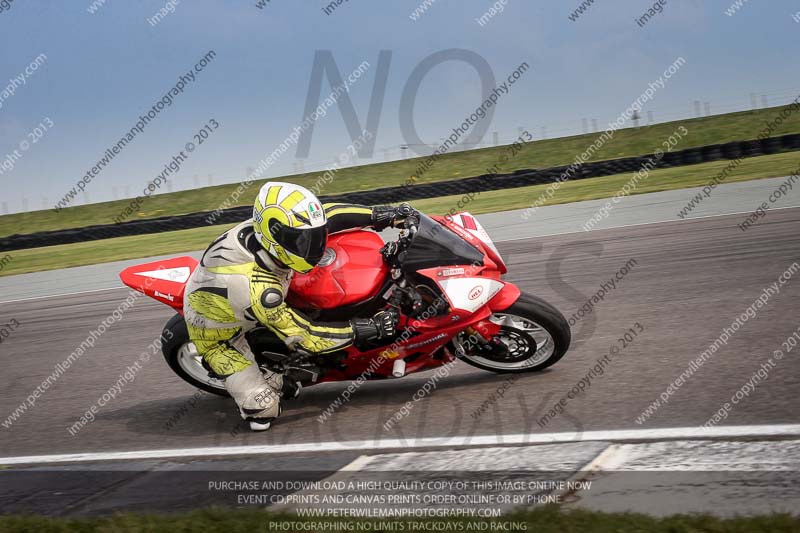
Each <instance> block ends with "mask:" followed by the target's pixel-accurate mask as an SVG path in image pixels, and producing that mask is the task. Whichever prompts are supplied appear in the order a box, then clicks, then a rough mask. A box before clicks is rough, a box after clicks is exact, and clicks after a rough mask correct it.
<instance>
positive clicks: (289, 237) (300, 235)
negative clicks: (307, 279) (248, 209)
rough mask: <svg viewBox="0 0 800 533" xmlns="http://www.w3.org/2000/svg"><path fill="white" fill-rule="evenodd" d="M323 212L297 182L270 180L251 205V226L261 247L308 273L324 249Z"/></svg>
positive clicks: (325, 235)
mask: <svg viewBox="0 0 800 533" xmlns="http://www.w3.org/2000/svg"><path fill="white" fill-rule="evenodd" d="M327 226H328V221H327V218H326V217H325V211H323V209H322V206H321V205H320V203H319V200H318V199H317V197H316V196H314V194H313V193H312V192H311V191H309V190H308V189H306V188H305V187H300V186H299V185H294V184H292V183H281V182H278V181H270V182H267V183H265V184H264V186H263V187H261V190H260V191H259V192H258V197H257V198H256V203H255V206H254V207H253V228H254V229H255V232H256V238H257V239H258V242H259V243H261V246H263V247H264V249H265V250H266V251H267V252H269V254H270V255H272V256H273V257H274V258H276V259H277V260H278V261H280V262H281V263H283V264H284V265H286V266H287V267H289V268H291V269H292V270H294V271H296V272H309V271H310V270H311V269H313V268H314V267H315V266H316V264H317V263H319V260H320V259H321V258H322V254H323V253H324V252H325V243H326V242H327V240H328V227H327Z"/></svg>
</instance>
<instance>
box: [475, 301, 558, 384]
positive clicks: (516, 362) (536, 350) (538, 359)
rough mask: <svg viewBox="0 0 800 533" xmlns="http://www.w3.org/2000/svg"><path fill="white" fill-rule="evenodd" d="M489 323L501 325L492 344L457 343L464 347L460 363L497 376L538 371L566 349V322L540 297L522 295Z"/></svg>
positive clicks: (556, 358)
mask: <svg viewBox="0 0 800 533" xmlns="http://www.w3.org/2000/svg"><path fill="white" fill-rule="evenodd" d="M489 320H491V321H492V322H494V323H496V324H500V332H499V333H498V334H497V336H496V338H495V339H494V340H493V342H495V343H498V344H501V345H500V346H496V347H492V346H488V347H486V346H480V345H478V344H470V343H469V342H467V336H466V334H462V336H461V338H460V339H459V341H460V342H461V346H462V347H464V348H465V353H464V355H463V357H462V360H463V361H464V362H465V363H468V364H470V365H472V366H474V367H477V368H480V369H482V370H488V371H490V372H496V373H498V374H519V373H523V372H538V371H539V370H543V369H545V368H547V367H549V366H551V365H553V364H555V363H556V362H558V361H559V360H560V359H561V358H562V357H564V354H566V353H567V350H568V349H569V343H570V340H571V338H572V333H571V332H570V328H569V323H568V322H567V320H566V319H565V318H564V315H562V314H561V312H560V311H559V310H558V309H556V308H555V307H553V306H552V305H550V304H549V303H547V302H545V301H544V300H542V299H541V298H537V297H536V296H532V295H530V294H525V293H522V294H521V295H520V297H519V299H518V300H517V301H516V302H514V304H513V305H512V306H511V307H509V308H508V309H506V310H504V311H498V312H496V313H494V314H493V315H492V316H491V317H490V318H489Z"/></svg>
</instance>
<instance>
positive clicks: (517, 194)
mask: <svg viewBox="0 0 800 533" xmlns="http://www.w3.org/2000/svg"><path fill="white" fill-rule="evenodd" d="M799 162H800V154H798V153H797V152H790V153H785V154H775V155H767V156H761V157H752V158H748V159H743V160H742V163H741V165H740V166H739V167H738V168H736V169H735V170H734V171H732V172H731V173H730V174H729V175H728V177H727V178H726V179H725V181H724V183H733V182H739V181H747V180H753V179H761V178H771V177H777V176H785V175H788V174H790V173H792V172H793V171H795V170H796V169H797V166H798V163H799ZM728 163H729V162H728V161H715V162H713V163H702V164H699V165H691V166H685V167H678V168H667V169H658V170H654V171H652V172H650V175H649V176H648V177H647V178H646V179H643V180H641V181H639V183H638V186H637V189H636V191H634V193H633V194H642V193H648V192H656V191H666V190H673V189H681V188H687V187H698V186H702V185H705V184H706V183H707V182H708V180H709V179H711V178H712V177H714V176H715V175H717V174H718V173H719V172H720V171H721V170H722V169H723V168H725V166H726V165H728ZM631 176H632V173H626V174H615V175H613V176H604V177H601V178H591V179H585V180H578V181H568V182H564V183H562V184H561V188H560V189H559V190H558V192H557V193H556V195H555V196H554V197H553V198H552V199H550V200H549V201H548V202H546V203H545V205H553V204H562V203H569V202H577V201H581V200H593V199H597V198H610V197H611V196H613V195H614V194H616V193H617V191H619V190H620V189H621V188H622V186H623V185H624V184H625V183H627V182H628V180H629V179H630V177H631ZM547 186H548V185H547V184H544V185H532V186H529V187H519V188H515V189H503V190H499V191H488V192H483V193H480V194H479V195H477V196H475V199H474V200H472V201H471V202H469V203H468V204H467V205H465V206H464V210H465V211H469V212H471V213H473V214H480V213H490V212H496V211H507V210H510V209H520V208H526V207H528V206H530V205H531V204H532V203H533V202H534V200H536V199H537V198H538V197H539V195H541V194H542V192H543V191H544V190H545V189H546V188H547ZM461 198H462V197H461V196H460V195H457V196H442V197H440V198H430V199H427V200H419V201H415V202H413V205H414V207H416V208H417V209H419V210H421V211H424V212H426V213H432V214H444V213H447V212H448V211H449V210H450V209H451V208H454V207H455V206H456V204H457V202H458V201H459V200H460V199H461ZM760 200H761V199H758V198H754V199H753V208H755V207H756V204H758V203H759V202H760ZM623 201H624V200H623ZM681 207H682V206H681ZM675 219H676V220H678V216H677V212H676V215H675ZM230 226H232V224H229V225H222V226H210V227H205V228H195V229H188V230H181V231H173V232H167V233H154V234H150V235H136V236H133V237H118V238H115V239H105V240H100V241H91V242H82V243H77V244H66V245H59V246H48V247H45V248H33V249H30V250H17V251H13V252H8V255H7V256H6V257H7V258H10V259H5V258H3V257H0V265H2V267H0V277H2V276H8V275H12V274H23V273H27V272H38V271H43V270H52V269H57V268H68V267H75V266H83V265H92V264H97V263H106V262H110V261H120V260H123V259H135V258H138V257H151V256H154V255H168V254H179V253H182V252H188V251H193V250H202V249H204V248H205V247H206V246H208V244H209V243H210V242H211V241H212V240H213V239H214V237H216V236H218V235H219V234H221V233H222V232H223V231H225V229H227V228H228V227H230Z"/></svg>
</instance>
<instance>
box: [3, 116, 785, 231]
mask: <svg viewBox="0 0 800 533" xmlns="http://www.w3.org/2000/svg"><path fill="white" fill-rule="evenodd" d="M779 109H780V108H771V109H761V110H757V111H747V112H741V113H731V114H727V115H717V116H712V117H704V118H698V119H691V120H682V121H678V122H670V123H664V124H656V125H653V126H645V127H641V128H638V129H634V128H629V129H623V130H619V131H617V132H616V134H615V135H614V138H613V139H612V140H611V141H609V142H608V143H606V144H605V145H604V146H603V147H602V149H600V150H598V151H597V152H596V153H595V154H594V156H593V157H592V159H591V160H592V161H600V160H604V159H615V158H619V157H626V156H637V155H642V154H648V153H652V152H653V151H654V150H655V149H656V148H658V147H659V146H660V145H661V143H662V142H663V140H664V139H666V138H667V137H669V135H670V134H672V132H673V131H675V129H676V128H677V127H678V126H679V125H683V126H684V127H686V128H687V129H688V130H689V135H688V136H687V138H686V139H684V140H683V141H681V144H680V146H679V148H691V147H696V146H703V145H707V144H715V143H724V142H729V141H735V140H746V139H753V138H755V137H757V135H758V133H759V132H760V131H761V129H762V128H763V127H764V124H765V122H766V121H768V120H772V119H773V118H774V117H775V116H776V114H777V113H778V111H779ZM789 133H800V113H793V114H792V115H790V116H789V117H788V118H787V119H786V120H785V121H784V122H783V124H782V125H781V126H780V127H779V128H778V129H777V130H776V131H775V133H774V135H775V136H777V135H785V134H789ZM597 136H598V134H588V135H577V136H574V137H564V138H559V139H548V140H542V141H535V142H530V143H527V144H526V145H525V146H524V147H523V149H522V150H521V151H520V152H519V153H518V154H516V155H515V156H514V157H513V158H512V159H511V160H510V161H509V162H508V163H507V164H506V165H505V166H504V167H503V168H502V169H501V172H511V171H513V170H518V169H523V168H545V167H552V166H559V165H566V164H570V163H571V162H572V161H573V160H574V159H575V157H576V155H578V154H580V153H582V152H583V151H584V150H585V149H586V148H587V146H589V144H591V143H592V142H594V140H595V139H596V138H597ZM505 152H506V148H504V147H494V148H484V149H481V150H472V151H467V152H454V153H450V154H446V155H444V156H442V157H441V158H440V159H439V160H438V161H437V162H436V164H435V165H434V166H433V168H431V169H430V170H429V171H428V172H426V173H425V174H424V175H423V176H421V177H420V179H419V180H418V183H425V182H433V181H442V180H452V179H458V178H465V177H469V176H476V175H480V174H485V173H486V172H487V171H486V169H487V168H489V167H492V166H493V165H495V164H496V163H497V161H498V158H499V157H500V156H501V155H502V154H503V153H505ZM265 155H266V154H265ZM423 160H424V158H417V159H407V160H402V161H392V162H389V163H379V164H372V165H363V166H359V167H351V168H346V169H342V170H341V171H339V172H338V173H337V174H336V176H335V179H334V180H333V181H332V182H331V183H329V184H327V185H326V186H325V187H324V188H323V190H322V194H336V193H342V192H350V191H362V190H372V189H376V188H379V187H387V186H399V185H402V184H403V183H404V182H405V181H406V180H407V179H408V178H409V176H412V175H415V174H416V168H417V166H418V165H419V164H420V162H421V161H423ZM320 175H321V173H320V172H313V173H305V174H298V175H294V176H286V177H283V178H275V179H281V180H285V181H291V182H293V183H298V184H300V185H305V186H312V185H314V184H315V183H316V182H317V179H318V178H319V176H320ZM144 182H145V179H144V178H143V179H142V183H144ZM261 183H263V181H261V182H258V183H256V184H254V185H253V186H252V187H251V188H250V190H249V191H248V192H247V193H246V194H244V195H243V196H242V198H241V199H240V202H239V204H238V205H249V204H250V203H251V201H252V198H253V197H254V196H255V193H256V191H257V190H258V187H259V186H260V185H261ZM237 186H238V183H236V184H232V185H219V186H216V187H207V188H203V189H196V190H192V191H181V192H175V193H169V194H162V195H158V196H154V197H152V198H150V199H148V200H147V201H146V202H145V203H144V204H143V205H142V209H141V211H140V212H139V213H138V214H137V217H138V218H140V219H147V218H154V217H159V216H165V215H178V214H185V213H193V212H198V211H210V210H214V209H216V208H217V207H219V205H220V203H221V202H223V201H224V200H225V199H226V198H227V197H228V196H229V195H230V194H231V192H232V191H233V190H235V189H236V187H237ZM128 203H129V200H118V201H114V202H104V203H99V204H92V205H87V206H76V207H70V208H67V209H64V210H62V211H60V212H59V213H56V212H54V211H53V210H44V211H34V212H30V213H19V214H13V215H5V216H0V236H7V235H12V234H15V233H35V232H38V231H46V230H58V229H65V228H76V227H83V226H88V225H93V224H111V223H113V219H114V217H116V216H117V215H119V214H120V212H121V211H122V210H123V209H124V208H125V206H127V205H128Z"/></svg>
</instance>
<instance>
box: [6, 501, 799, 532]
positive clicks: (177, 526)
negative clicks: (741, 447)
mask: <svg viewBox="0 0 800 533" xmlns="http://www.w3.org/2000/svg"><path fill="white" fill-rule="evenodd" d="M412 524H417V526H416V527H414V526H412ZM492 524H494V525H492ZM470 525H471V526H472V527H471V529H472V530H474V531H532V532H537V533H561V532H564V531H575V532H578V531H580V532H584V531H588V532H598V533H627V532H631V533H633V532H636V533H641V532H643V531H646V532H648V533H662V532H663V533H667V532H669V533H675V532H681V531H687V532H689V531H690V532H697V533H701V532H709V533H711V532H714V533H720V532H731V533H745V532H747V533H754V532H755V533H758V532H764V533H767V532H770V533H783V532H787V533H788V532H796V531H798V530H800V519H799V518H797V517H792V516H790V515H788V514H773V515H767V516H756V517H748V518H716V517H713V516H710V515H698V514H694V515H675V516H670V517H665V518H653V517H650V516H646V515H641V514H634V513H601V512H595V511H584V510H570V511H561V510H559V509H558V507H556V506H549V507H544V508H541V509H536V510H533V511H526V512H517V513H513V514H510V515H507V516H504V517H502V518H495V519H492V520H486V519H467V518H463V519H430V520H426V521H425V522H424V523H422V522H421V521H417V520H391V521H383V522H379V521H377V520H358V519H342V518H330V519H327V518H326V519H323V518H315V519H307V518H306V519H304V518H298V517H296V516H292V515H286V514H272V513H269V512H266V511H256V510H224V509H207V510H203V511H194V512H190V513H181V514H173V515H155V514H118V515H115V516H112V517H94V518H44V517H22V516H3V517H0V530H2V531H5V532H7V533H16V532H23V531H24V532H28V531H37V532H41V533H49V532H65V531H81V532H85V533H91V532H98V533H99V532H129V531H131V532H132V531H137V532H138V531H153V532H155V531H169V532H184V531H202V532H203V533H215V532H220V533H235V532H240V531H241V532H248V533H249V532H251V531H270V532H272V531H276V532H277V531H280V532H283V533H285V532H287V531H319V532H322V531H467V530H468V527H469V526H470ZM392 526H393V527H394V528H393V529H392V528H391V527H392Z"/></svg>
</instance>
